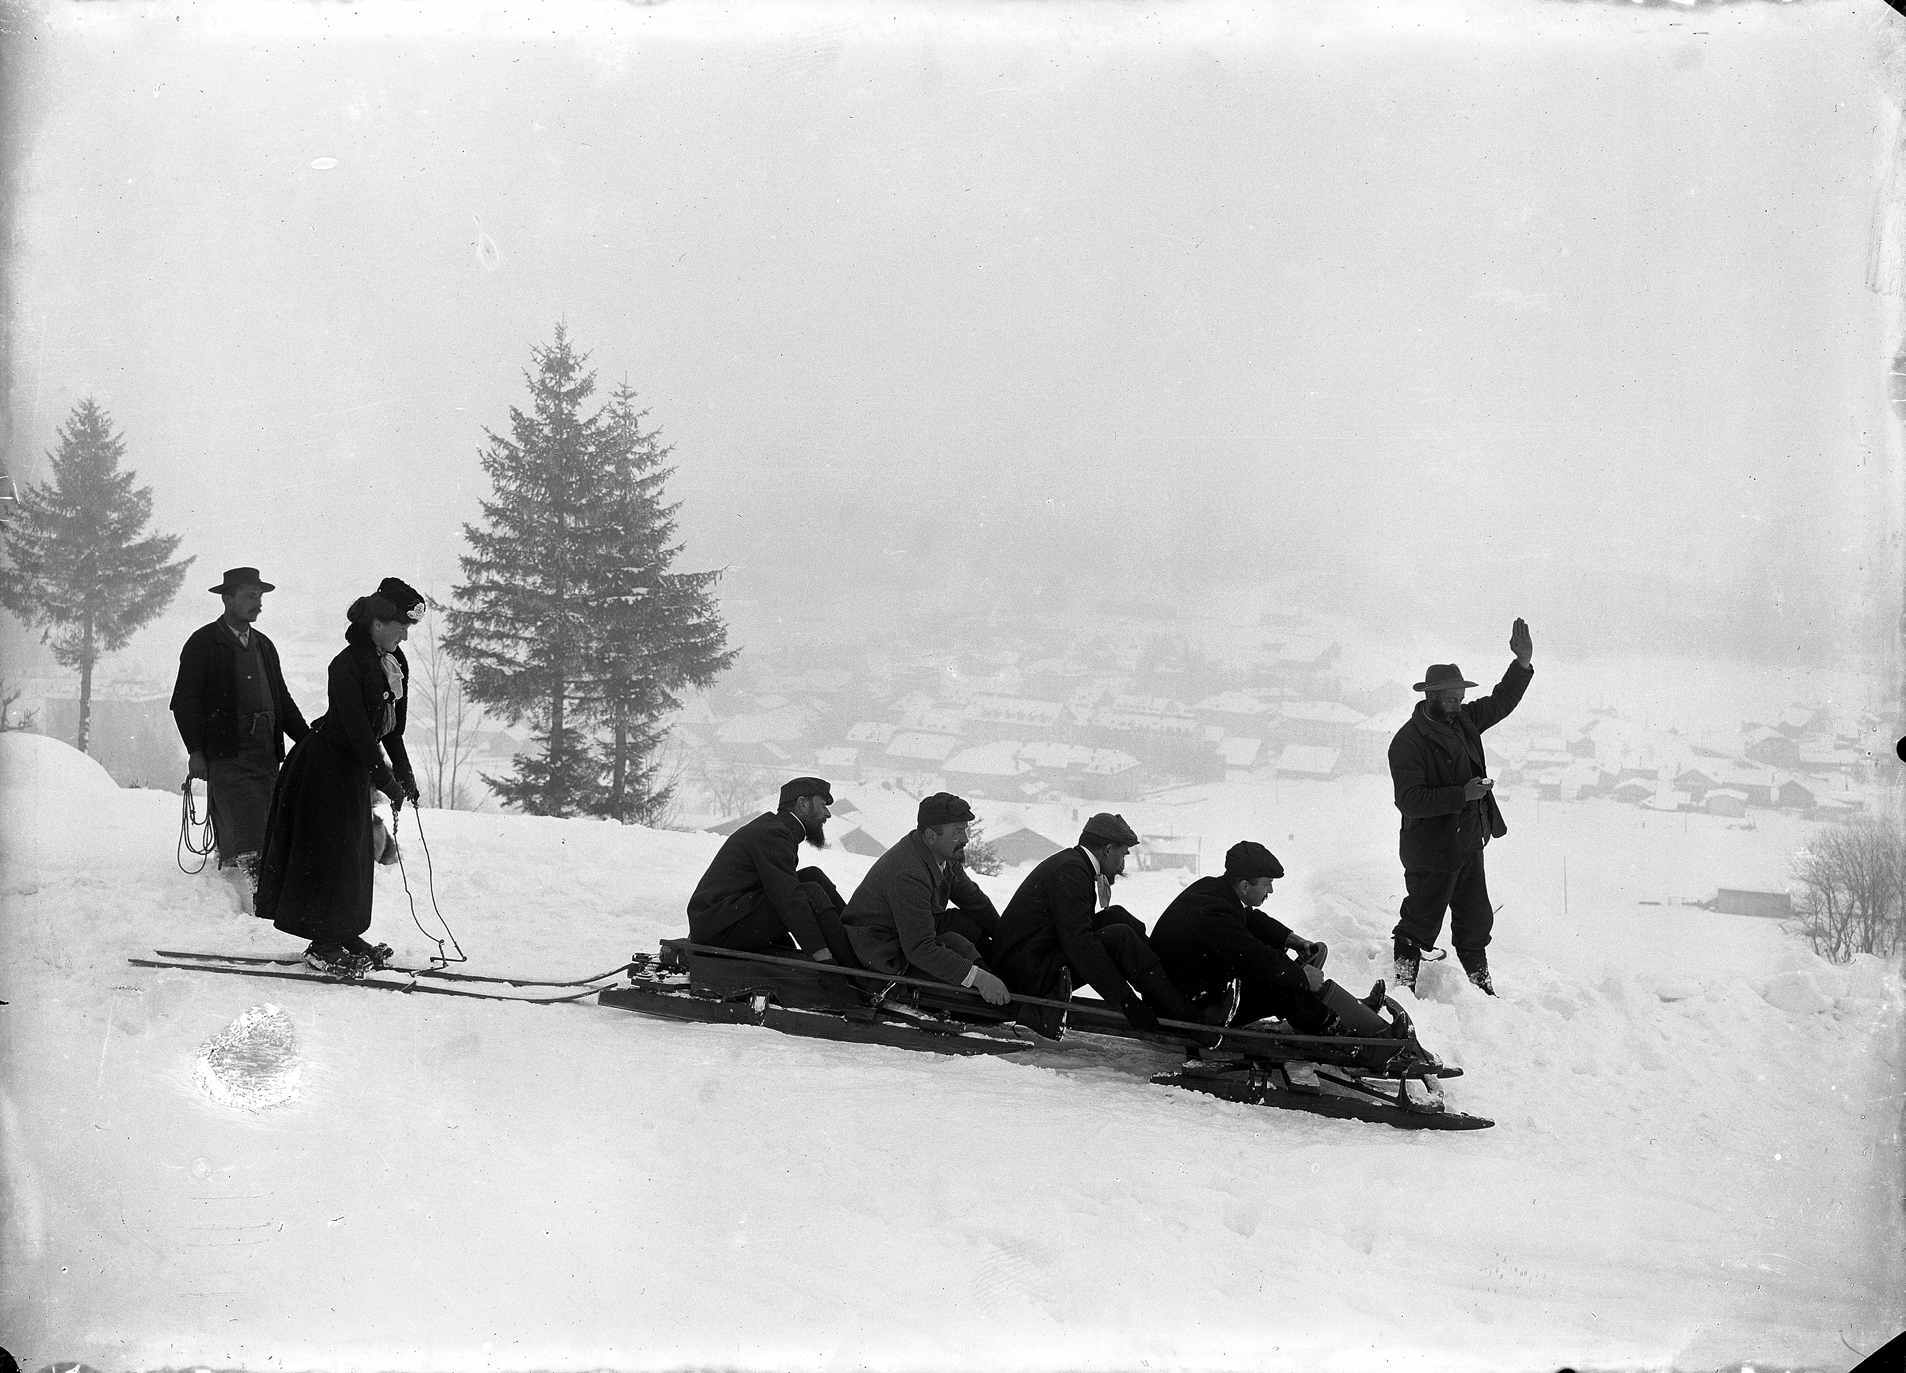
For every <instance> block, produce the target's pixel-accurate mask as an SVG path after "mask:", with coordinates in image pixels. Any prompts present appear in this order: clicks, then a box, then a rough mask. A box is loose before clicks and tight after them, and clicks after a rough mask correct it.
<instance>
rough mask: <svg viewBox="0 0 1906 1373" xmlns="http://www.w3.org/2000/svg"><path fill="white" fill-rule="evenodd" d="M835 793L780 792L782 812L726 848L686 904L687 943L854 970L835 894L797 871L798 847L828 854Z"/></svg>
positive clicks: (807, 781)
mask: <svg viewBox="0 0 1906 1373" xmlns="http://www.w3.org/2000/svg"><path fill="white" fill-rule="evenodd" d="M833 804H834V792H833V788H831V787H830V786H828V784H827V783H826V782H825V781H823V780H822V779H820V778H819V777H796V778H794V779H793V780H792V781H789V782H787V783H785V784H783V786H782V787H781V799H780V806H779V808H778V809H777V810H774V811H772V812H768V813H764V814H761V815H757V816H756V817H755V818H754V819H752V820H750V821H749V822H748V823H747V824H745V825H743V826H742V827H741V828H740V829H738V830H736V831H735V832H734V833H733V834H731V835H729V836H728V838H727V839H726V840H725V841H723V843H722V846H721V848H720V849H719V850H718V851H717V852H716V854H715V859H714V861H713V862H712V863H710V864H709V865H708V871H706V872H704V873H703V874H702V879H701V881H700V883H698V884H697V885H696V887H695V894H694V895H693V896H691V897H689V898H688V937H689V938H690V939H692V940H694V941H695V942H696V943H697V944H708V945H712V946H713V947H715V948H719V949H734V950H736V951H738V952H742V953H768V954H786V955H796V954H800V955H805V956H806V957H808V958H811V959H813V960H814V961H815V962H817V963H825V962H827V961H829V960H833V959H838V960H840V961H842V962H843V963H847V962H851V957H850V954H849V948H848V944H847V938H846V935H845V934H844V933H843V931H842V930H841V925H840V910H841V899H840V892H839V891H837V890H836V889H835V887H834V884H833V882H832V881H830V880H829V878H828V876H827V874H826V873H825V872H822V871H821V870H820V869H819V868H816V867H807V868H801V867H797V866H796V864H797V863H798V861H799V856H800V849H801V841H802V840H803V839H805V840H806V841H807V842H808V843H810V844H812V845H813V846H814V847H815V848H817V849H819V848H825V847H826V846H827V818H828V816H829V815H831V814H832V811H831V810H830V807H831V806H832V805H833Z"/></svg>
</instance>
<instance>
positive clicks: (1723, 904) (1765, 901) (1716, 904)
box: [1711, 887, 1793, 920]
mask: <svg viewBox="0 0 1906 1373" xmlns="http://www.w3.org/2000/svg"><path fill="white" fill-rule="evenodd" d="M1711 904H1712V909H1714V910H1717V911H1719V912H1720V913H1721V914H1723V915H1758V916H1762V917H1765V918H1767V919H1770V920H1785V919H1787V918H1788V917H1789V916H1791V915H1792V914H1793V897H1792V895H1791V894H1789V893H1787V892H1784V891H1743V890H1740V889H1739V888H1736V887H1722V888H1721V889H1720V890H1719V891H1718V892H1717V893H1715V896H1714V900H1713V902H1712V903H1711Z"/></svg>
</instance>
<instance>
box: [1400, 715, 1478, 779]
mask: <svg viewBox="0 0 1906 1373" xmlns="http://www.w3.org/2000/svg"><path fill="white" fill-rule="evenodd" d="M1429 706H1430V703H1429V702H1428V701H1418V702H1417V703H1416V727H1417V729H1418V730H1420V731H1421V732H1422V734H1423V736H1424V737H1425V738H1427V739H1434V740H1435V741H1436V742H1437V743H1438V744H1440V745H1442V748H1443V751H1444V752H1445V753H1447V754H1448V755H1449V756H1450V757H1452V758H1455V757H1458V756H1460V755H1461V754H1463V753H1464V752H1467V753H1468V754H1469V756H1470V758H1471V760H1472V761H1474V763H1475V764H1476V767H1477V769H1478V771H1480V770H1481V768H1482V740H1481V738H1480V737H1479V736H1478V735H1477V733H1476V730H1475V728H1474V727H1473V726H1471V725H1470V724H1469V717H1468V716H1467V715H1464V714H1462V713H1461V712H1458V714H1457V716H1456V719H1457V721H1458V724H1449V723H1446V722H1445V721H1442V720H1439V719H1437V718H1436V717H1435V716H1434V715H1431V714H1430V708H1429Z"/></svg>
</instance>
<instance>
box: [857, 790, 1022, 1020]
mask: <svg viewBox="0 0 1906 1373" xmlns="http://www.w3.org/2000/svg"><path fill="white" fill-rule="evenodd" d="M972 820H973V808H972V807H971V806H969V805H967V803H966V801H965V800H964V799H963V798H961V797H958V796H955V795H953V794H952V793H951V792H944V791H942V792H936V793H934V794H933V795H932V796H929V797H927V798H926V799H924V800H923V801H921V802H920V808H919V810H918V811H917V812H916V813H915V821H916V825H915V828H914V831H913V833H912V834H909V835H908V836H907V837H906V838H904V839H902V840H901V841H900V842H899V843H897V844H895V845H894V846H893V847H892V848H890V849H888V850H887V851H886V852H885V853H883V854H881V855H880V857H879V858H877V859H875V860H874V865H873V866H872V867H871V868H869V869H867V875H866V876H865V877H863V878H862V879H861V881H860V885H859V886H858V887H856V888H855V889H854V896H853V899H852V900H851V901H849V902H848V903H847V913H846V914H845V915H844V916H842V917H841V919H842V923H843V924H845V925H846V927H847V937H848V939H849V940H850V941H851V942H852V944H853V946H854V954H855V956H856V957H857V958H859V960H860V964H861V966H862V967H864V968H869V969H872V970H874V971H877V972H885V973H897V974H900V975H901V976H904V977H924V978H932V979H933V980H935V981H937V982H950V983H952V984H953V985H954V986H958V987H971V988H972V989H973V990H975V991H977V992H978V993H979V994H980V995H981V996H982V997H984V998H985V999H986V1000H987V1001H988V1002H989V1003H990V1004H992V1005H995V1006H1000V1005H1004V1004H1005V1003H1006V1001H1007V1000H1009V997H1008V994H1007V991H1006V984H1005V983H1004V982H1002V981H1000V980H999V978H997V977H995V976H994V975H993V974H992V972H991V971H990V970H989V969H988V968H987V967H986V966H985V962H984V960H983V959H982V958H981V956H980V952H979V949H978V948H977V947H975V945H974V944H973V941H972V940H970V939H968V938H967V937H966V936H965V935H964V934H961V933H960V932H959V930H958V929H956V928H954V925H955V924H956V923H958V922H957V920H956V916H955V914H954V912H952V911H950V910H949V906H951V905H954V904H957V906H958V907H959V908H960V909H962V910H965V911H967V912H976V913H978V915H979V916H980V917H981V921H982V923H990V924H993V925H997V924H998V919H999V917H998V916H997V915H996V914H995V913H994V912H993V903H992V901H991V900H990V899H989V898H988V897H987V895H986V893H985V892H983V891H981V890H980V889H979V885H978V884H977V883H976V882H974V881H973V879H972V878H971V877H969V876H967V873H966V868H965V867H964V866H963V865H964V862H965V859H966V844H967V839H968V837H969V834H970V832H971V831H970V825H971V823H972ZM986 917H990V920H987V919H985V918H986Z"/></svg>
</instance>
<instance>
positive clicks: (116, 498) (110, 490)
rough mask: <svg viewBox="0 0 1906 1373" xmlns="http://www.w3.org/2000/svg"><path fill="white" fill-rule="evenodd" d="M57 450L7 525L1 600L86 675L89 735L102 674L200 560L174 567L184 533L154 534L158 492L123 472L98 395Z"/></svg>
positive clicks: (82, 704) (83, 741)
mask: <svg viewBox="0 0 1906 1373" xmlns="http://www.w3.org/2000/svg"><path fill="white" fill-rule="evenodd" d="M59 438H60V442H59V451H58V452H57V453H49V454H48V455H47V457H48V458H49V460H50V461H51V462H52V468H53V480H52V482H51V484H50V485H47V486H34V485H32V484H30V483H29V484H27V485H25V486H23V487H21V489H20V509H19V513H18V515H17V516H16V517H15V518H14V519H13V520H12V521H11V522H10V523H9V524H8V526H7V527H6V550H7V556H8V558H9V559H10V561H11V563H12V566H11V567H10V568H7V569H4V571H3V572H0V604H4V605H5V606H6V608H7V609H8V610H11V611H12V612H13V613H14V614H15V615H18V616H19V617H20V618H21V619H23V620H25V621H26V622H27V623H28V624H31V625H33V626H35V627H43V628H44V633H43V634H42V635H41V639H42V642H44V643H47V644H49V645H51V646H52V649H53V656H54V658H55V660H56V661H58V662H59V663H60V665H61V666H63V667H77V668H78V669H79V735H78V737H77V738H76V739H75V740H74V744H75V746H76V747H78V749H79V750H80V752H82V753H84V752H85V751H86V747H87V744H88V742H89V737H88V736H89V735H90V733H91V728H92V700H93V668H94V666H95V665H96V664H97V663H98V662H99V660H100V659H101V658H102V657H104V656H105V655H106V654H108V653H116V652H118V651H119V650H120V649H122V648H124V647H125V646H126V644H127V642H128V641H129V640H131V638H132V636H133V635H134V634H135V633H137V632H138V630H139V629H140V628H141V627H143V626H144V625H146V624H147V623H148V622H150V621H151V620H152V619H153V617H154V616H156V615H158V614H159V613H160V612H161V611H163V610H164V609H165V608H166V606H168V605H170V604H171V602H172V598H173V597H174V596H176V595H178V593H179V587H180V586H181V585H182V584H183V583H184V581H185V573H186V570H187V569H188V568H189V567H191V565H192V561H193V560H192V559H191V558H187V559H185V560H184V561H183V562H176V563H175V562H168V561H167V559H169V558H170V557H171V556H172V555H173V554H174V553H175V552H177V551H178V547H179V536H178V535H177V534H152V535H144V536H143V537H142V531H143V530H144V529H145V526H146V522H147V521H148V520H150V519H151V518H152V488H150V487H135V486H134V485H133V479H134V475H135V474H134V473H133V472H131V471H130V470H128V471H124V472H122V471H120V470H119V460H120V459H121V458H122V457H124V456H125V451H126V443H125V439H124V438H122V437H121V436H119V435H117V434H114V433H113V432H112V420H111V419H110V418H109V417H108V416H107V414H106V412H105V411H104V410H102V409H100V407H99V406H98V405H97V404H95V403H94V401H93V400H92V399H91V397H88V398H87V399H85V400H83V401H81V402H80V403H79V404H78V405H76V406H75V407H73V413H72V415H71V416H70V417H68V419H67V421H66V423H65V425H63V426H62V427H61V429H60V431H59Z"/></svg>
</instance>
